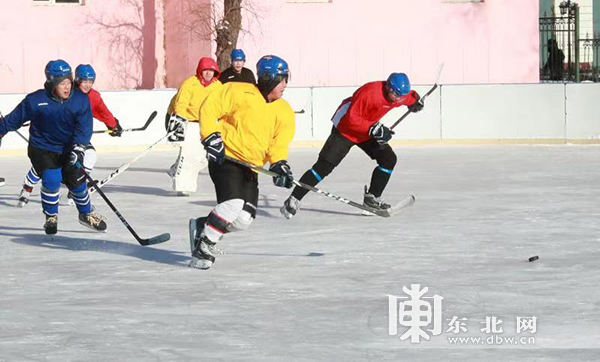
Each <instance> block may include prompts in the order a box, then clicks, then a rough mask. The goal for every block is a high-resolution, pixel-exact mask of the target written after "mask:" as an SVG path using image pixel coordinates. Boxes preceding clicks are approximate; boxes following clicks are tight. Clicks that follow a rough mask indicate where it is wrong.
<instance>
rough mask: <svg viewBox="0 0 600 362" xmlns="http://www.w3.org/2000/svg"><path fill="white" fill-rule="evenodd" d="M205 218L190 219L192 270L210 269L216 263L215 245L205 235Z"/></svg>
mask: <svg viewBox="0 0 600 362" xmlns="http://www.w3.org/2000/svg"><path fill="white" fill-rule="evenodd" d="M205 221H206V218H205V217H201V218H198V219H190V223H189V232H190V248H191V249H192V261H191V262H190V267H191V268H196V269H209V268H210V267H211V266H212V264H213V263H214V261H215V256H214V254H213V252H214V247H215V243H213V242H212V241H210V240H208V238H207V237H206V236H205V235H204V232H203V231H204V223H205Z"/></svg>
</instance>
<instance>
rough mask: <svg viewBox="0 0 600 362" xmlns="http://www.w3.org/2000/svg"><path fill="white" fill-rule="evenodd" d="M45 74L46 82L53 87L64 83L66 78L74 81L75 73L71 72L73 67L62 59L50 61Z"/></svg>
mask: <svg viewBox="0 0 600 362" xmlns="http://www.w3.org/2000/svg"><path fill="white" fill-rule="evenodd" d="M44 73H46V82H48V83H50V84H52V85H53V86H55V85H57V84H58V83H60V82H62V81H63V80H64V79H66V78H69V79H71V80H73V71H72V70H71V66H70V65H69V63H67V62H65V61H64V60H62V59H58V60H51V61H49V62H48V64H46V69H44Z"/></svg>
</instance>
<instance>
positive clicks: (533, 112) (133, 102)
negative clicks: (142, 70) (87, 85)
mask: <svg viewBox="0 0 600 362" xmlns="http://www.w3.org/2000/svg"><path fill="white" fill-rule="evenodd" d="M429 88H430V86H416V87H415V89H416V90H417V91H418V92H420V93H421V94H423V93H425V92H426V91H427V90H428V89H429ZM354 90H355V88H354V87H328V88H288V89H287V90H286V92H285V94H284V97H285V98H286V99H287V100H288V102H289V103H290V104H291V106H292V108H293V109H294V110H295V111H296V136H295V139H294V142H295V145H296V146H306V145H311V146H320V144H321V143H322V142H323V141H324V140H325V139H326V138H327V136H328V135H329V133H330V130H331V122H330V119H331V116H332V114H333V113H334V111H335V110H336V108H337V107H338V105H339V103H340V102H341V101H342V100H343V99H344V98H346V97H348V96H350V95H351V94H352V93H353V92H354ZM174 94H175V90H161V91H146V90H140V91H111V92H103V93H102V96H103V98H104V100H105V102H106V104H107V106H108V107H109V108H110V109H111V110H112V112H113V113H114V114H115V116H116V117H117V118H119V120H120V121H121V123H122V125H123V127H124V128H134V127H139V126H141V125H142V124H143V123H144V122H145V120H146V119H147V117H148V115H149V114H150V113H151V112H152V111H154V110H156V111H158V116H157V118H156V120H155V121H154V123H152V125H151V126H150V127H149V129H148V130H147V131H145V132H133V133H129V134H125V135H124V136H123V137H122V138H112V137H109V136H108V135H104V134H100V135H95V136H94V138H93V140H92V141H93V144H94V145H95V146H96V147H97V148H99V149H100V150H102V149H105V150H108V149H111V150H117V149H130V148H131V147H138V148H139V147H142V146H146V145H149V144H151V143H153V142H154V141H156V140H158V139H159V138H160V137H161V136H163V135H164V114H165V112H166V109H167V106H168V104H169V101H170V99H171V97H173V95H174ZM23 97H24V94H5V95H0V111H2V112H4V113H8V112H10V111H11V110H12V109H13V108H14V107H15V106H16V105H17V104H18V103H19V102H20V101H21V100H22V99H23ZM597 99H600V84H568V85H565V84H520V85H442V86H440V87H439V88H438V90H437V91H436V92H434V93H433V94H432V95H431V96H430V97H429V98H427V101H426V107H425V109H424V110H423V111H422V112H420V113H418V114H412V115H410V116H409V117H407V118H406V119H405V120H404V121H403V122H402V123H401V124H400V125H398V127H397V128H396V136H395V137H394V142H396V143H397V144H398V143H567V142H576V143H600V119H599V118H598V114H600V103H598V101H597ZM405 111H406V108H404V107H402V108H401V109H395V110H393V111H391V112H390V113H388V114H387V115H386V116H385V117H384V118H383V122H385V123H386V124H388V125H391V124H392V123H393V122H394V121H396V120H397V119H398V118H399V117H400V116H401V115H402V114H403V113H404V112H405ZM94 126H95V129H104V125H103V124H102V123H100V122H98V121H95V122H94ZM22 133H23V134H24V135H25V136H27V135H28V134H27V128H22ZM25 147H26V144H25V142H23V141H22V140H21V139H20V137H18V135H17V134H16V133H14V132H12V133H9V134H8V135H6V136H5V137H4V140H3V143H2V148H0V155H1V154H3V153H4V154H9V153H11V152H10V150H24V149H25Z"/></svg>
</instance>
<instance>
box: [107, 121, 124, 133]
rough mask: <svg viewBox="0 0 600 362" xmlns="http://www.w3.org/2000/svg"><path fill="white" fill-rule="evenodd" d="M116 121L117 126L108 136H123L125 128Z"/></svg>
mask: <svg viewBox="0 0 600 362" xmlns="http://www.w3.org/2000/svg"><path fill="white" fill-rule="evenodd" d="M115 121H117V125H116V126H114V127H113V128H111V129H110V132H109V133H108V134H109V135H110V136H111V137H121V135H122V134H123V128H122V127H121V124H120V123H119V120H118V119H116V118H115Z"/></svg>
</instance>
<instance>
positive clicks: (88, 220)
mask: <svg viewBox="0 0 600 362" xmlns="http://www.w3.org/2000/svg"><path fill="white" fill-rule="evenodd" d="M79 223H80V224H81V225H83V226H85V227H87V228H90V229H92V230H94V231H98V232H101V233H105V232H106V227H107V226H106V222H105V221H104V217H103V216H102V215H100V214H98V213H97V212H96V211H92V212H90V213H89V214H81V213H80V214H79Z"/></svg>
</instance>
